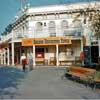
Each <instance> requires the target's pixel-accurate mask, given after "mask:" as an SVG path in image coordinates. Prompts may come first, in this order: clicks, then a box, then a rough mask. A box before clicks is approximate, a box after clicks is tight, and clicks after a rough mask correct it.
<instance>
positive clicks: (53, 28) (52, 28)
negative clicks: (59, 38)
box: [49, 21, 56, 37]
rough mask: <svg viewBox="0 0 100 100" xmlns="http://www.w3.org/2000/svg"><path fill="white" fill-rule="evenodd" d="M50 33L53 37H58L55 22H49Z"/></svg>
mask: <svg viewBox="0 0 100 100" xmlns="http://www.w3.org/2000/svg"><path fill="white" fill-rule="evenodd" d="M49 33H50V36H51V37H55V36H56V25H55V22H54V21H50V22H49Z"/></svg>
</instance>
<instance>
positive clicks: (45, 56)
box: [0, 2, 96, 66]
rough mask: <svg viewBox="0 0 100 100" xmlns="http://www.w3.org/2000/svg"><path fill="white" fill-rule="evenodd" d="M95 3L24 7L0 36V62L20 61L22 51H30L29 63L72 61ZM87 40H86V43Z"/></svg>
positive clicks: (82, 42)
mask: <svg viewBox="0 0 100 100" xmlns="http://www.w3.org/2000/svg"><path fill="white" fill-rule="evenodd" d="M95 4H96V2H90V5H91V6H89V4H88V3H87V2H85V3H74V4H63V5H49V6H40V7H28V8H26V9H24V11H22V12H21V15H20V16H17V19H16V20H15V21H14V22H13V23H11V28H12V30H11V32H8V33H7V34H5V35H3V36H1V45H0V46H1V49H0V58H1V59H0V63H1V64H7V65H15V64H20V57H21V55H22V52H23V51H24V52H25V54H26V56H27V54H28V52H29V51H31V52H32V53H33V65H34V66H35V65H57V66H59V65H66V64H72V63H73V62H74V61H75V58H76V57H79V56H80V52H82V51H83V45H85V42H86V41H85V39H84V37H85V38H86V40H87V39H88V33H89V28H88V18H87V19H85V21H84V17H85V16H84V14H83V15H81V13H82V12H88V13H89V12H93V11H94V7H95ZM86 43H87V42H86Z"/></svg>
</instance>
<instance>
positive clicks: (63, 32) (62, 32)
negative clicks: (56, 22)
mask: <svg viewBox="0 0 100 100" xmlns="http://www.w3.org/2000/svg"><path fill="white" fill-rule="evenodd" d="M33 31H34V32H31V33H28V32H24V33H13V37H12V34H11V33H10V34H7V35H5V36H2V39H1V40H2V41H6V40H8V39H10V38H13V39H22V38H34V37H35V38H39V37H62V36H73V37H80V36H82V34H83V29H82V28H68V29H61V28H60V29H55V32H54V30H53V31H51V30H48V29H45V30H42V31H35V30H33Z"/></svg>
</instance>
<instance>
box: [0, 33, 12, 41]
mask: <svg viewBox="0 0 100 100" xmlns="http://www.w3.org/2000/svg"><path fill="white" fill-rule="evenodd" d="M11 38H12V33H9V34H6V35H3V36H1V41H2V42H4V41H7V40H9V39H11Z"/></svg>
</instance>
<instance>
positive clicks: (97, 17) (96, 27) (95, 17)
mask: <svg viewBox="0 0 100 100" xmlns="http://www.w3.org/2000/svg"><path fill="white" fill-rule="evenodd" d="M89 27H90V29H91V31H92V32H93V33H94V36H96V37H97V38H98V37H100V10H95V12H94V13H90V16H89Z"/></svg>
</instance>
